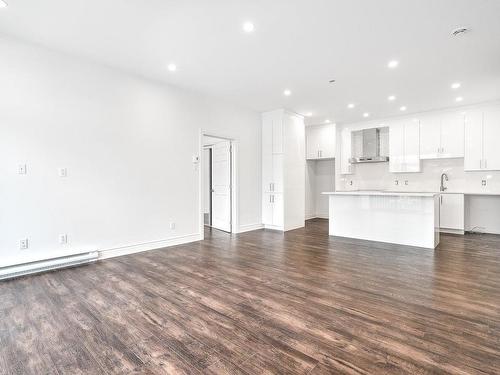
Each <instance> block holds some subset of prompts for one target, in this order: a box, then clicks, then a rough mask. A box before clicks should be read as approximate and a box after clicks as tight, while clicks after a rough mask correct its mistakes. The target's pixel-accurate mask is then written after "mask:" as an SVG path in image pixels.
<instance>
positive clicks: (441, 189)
mask: <svg viewBox="0 0 500 375" xmlns="http://www.w3.org/2000/svg"><path fill="white" fill-rule="evenodd" d="M444 180H446V181H448V175H447V174H446V173H443V174H442V175H441V187H440V188H439V190H440V191H445V190H446V189H448V188H447V187H446V186H444Z"/></svg>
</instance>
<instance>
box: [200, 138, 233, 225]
mask: <svg viewBox="0 0 500 375" xmlns="http://www.w3.org/2000/svg"><path fill="white" fill-rule="evenodd" d="M202 140H203V142H202V146H203V147H202V151H203V154H202V194H201V197H202V208H203V210H202V211H203V212H202V213H203V218H202V219H203V225H204V226H205V227H209V228H213V229H217V230H221V231H224V232H229V233H231V232H233V200H234V197H233V195H234V194H233V184H232V181H233V177H234V173H233V142H232V140H230V139H227V138H221V137H216V136H211V135H210V136H209V135H203V136H202Z"/></svg>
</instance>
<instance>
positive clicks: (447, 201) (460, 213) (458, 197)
mask: <svg viewBox="0 0 500 375" xmlns="http://www.w3.org/2000/svg"><path fill="white" fill-rule="evenodd" d="M439 203H440V207H439V223H440V224H439V226H440V228H441V232H449V233H462V234H463V232H464V228H465V224H464V216H465V209H464V195H463V194H451V193H450V194H446V193H445V194H441V196H440V197H439Z"/></svg>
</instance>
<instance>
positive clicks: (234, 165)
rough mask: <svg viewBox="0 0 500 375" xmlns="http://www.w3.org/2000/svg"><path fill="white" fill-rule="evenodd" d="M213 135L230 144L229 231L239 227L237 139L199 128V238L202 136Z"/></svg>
mask: <svg viewBox="0 0 500 375" xmlns="http://www.w3.org/2000/svg"><path fill="white" fill-rule="evenodd" d="M205 136H207V137H214V138H219V139H222V140H225V141H229V143H230V145H231V233H238V228H239V204H238V202H239V196H238V189H239V186H238V181H239V178H238V177H239V168H238V151H239V149H238V140H237V139H234V138H231V137H228V136H227V135H225V134H221V133H217V132H212V131H206V130H203V129H201V128H200V132H199V153H198V154H199V155H200V157H199V160H200V162H199V168H198V202H199V204H198V228H199V231H200V238H201V239H204V238H205V225H204V216H203V214H204V211H205V210H204V204H203V203H204V202H203V165H204V163H205V162H206V160H204V155H203V148H204V147H203V137H205Z"/></svg>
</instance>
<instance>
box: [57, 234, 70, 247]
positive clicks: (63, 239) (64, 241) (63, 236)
mask: <svg viewBox="0 0 500 375" xmlns="http://www.w3.org/2000/svg"><path fill="white" fill-rule="evenodd" d="M59 243H60V244H61V245H66V244H67V243H68V235H67V234H60V235H59Z"/></svg>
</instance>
